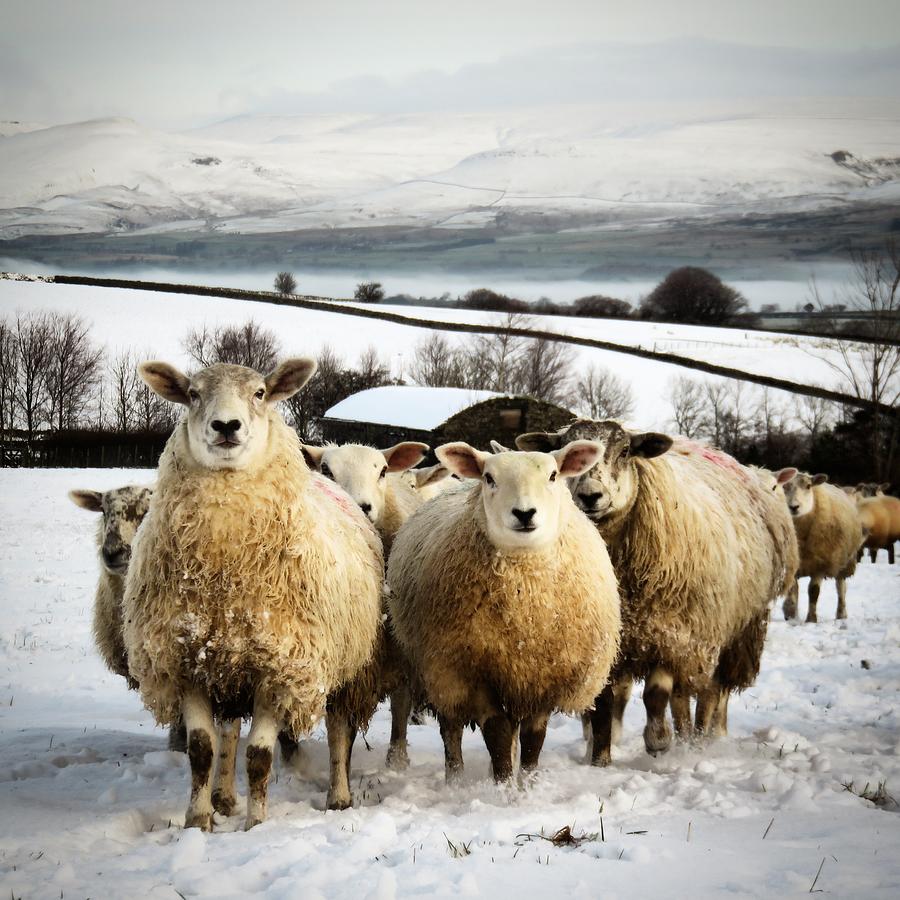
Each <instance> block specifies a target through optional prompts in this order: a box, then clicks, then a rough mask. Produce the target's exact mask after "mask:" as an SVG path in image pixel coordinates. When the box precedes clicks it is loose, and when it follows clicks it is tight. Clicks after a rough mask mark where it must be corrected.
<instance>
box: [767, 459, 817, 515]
mask: <svg viewBox="0 0 900 900" xmlns="http://www.w3.org/2000/svg"><path fill="white" fill-rule="evenodd" d="M786 471H788V470H785V469H782V470H781V472H778V473H777V475H776V477H779V476H781V475H782V473H784V472H786ZM794 472H795V474H794V475H793V477H791V478H789V479H788V480H786V481H785V482H784V499H785V501H786V502H787V507H788V512H790V514H791V515H792V516H793V517H794V518H795V519H799V518H800V517H801V516H808V515H809V514H810V513H811V512H812V511H813V509H815V505H816V500H815V494H814V493H813V488H814V487H815V486H816V485H817V484H824V483H825V482H826V481H828V476H827V475H807V474H806V473H805V472H797V470H796V469H795V470H794Z"/></svg>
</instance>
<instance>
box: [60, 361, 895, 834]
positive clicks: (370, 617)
mask: <svg viewBox="0 0 900 900" xmlns="http://www.w3.org/2000/svg"><path fill="white" fill-rule="evenodd" d="M314 369H315V363H314V362H313V361H312V360H309V359H291V360H288V361H286V362H284V363H282V364H281V365H279V366H278V367H277V368H276V369H275V370H274V371H273V372H272V373H270V374H269V375H267V376H263V375H260V374H259V373H257V372H255V371H253V370H252V369H247V368H243V367H240V366H231V365H215V366H211V367H209V368H207V369H204V370H203V371H201V372H198V373H197V374H195V375H193V376H191V377H188V376H186V375H184V374H182V373H181V372H179V371H178V370H177V369H175V368H173V367H172V366H170V365H167V364H165V363H160V362H149V363H145V364H143V365H142V366H141V367H140V374H141V376H142V378H143V379H144V380H145V381H146V383H147V384H148V385H149V386H150V387H151V388H152V389H153V390H154V391H156V393H158V394H159V395H160V396H162V397H164V398H165V399H167V400H169V401H171V402H173V403H177V404H181V405H183V406H184V407H185V408H186V414H185V415H184V416H183V418H182V420H181V422H180V423H179V425H178V426H177V427H176V428H175V430H174V432H173V434H172V436H171V438H170V439H169V442H168V444H167V445H166V448H165V451H164V452H163V454H162V457H161V459H160V463H159V471H158V478H157V482H156V485H155V486H154V487H153V489H152V490H151V489H150V488H142V487H134V486H129V487H124V488H121V489H118V490H112V491H107V492H105V493H98V492H95V491H73V492H71V495H70V496H71V497H72V499H73V500H74V501H75V502H76V503H77V504H78V505H79V506H82V507H84V508H86V509H90V510H94V511H97V512H102V514H103V515H102V518H101V521H100V526H99V530H98V544H99V548H100V555H101V562H102V567H101V577H100V584H99V586H98V590H97V599H96V603H95V609H94V635H95V639H96V643H97V646H98V648H99V650H100V653H101V655H102V656H103V658H104V661H105V662H106V664H107V665H108V666H109V668H110V669H111V670H112V671H114V672H117V673H118V674H121V675H122V676H124V677H125V678H126V679H127V680H128V684H129V686H130V687H133V688H136V689H138V690H139V691H140V693H141V696H142V699H143V701H144V703H145V704H146V706H147V707H148V708H149V709H150V710H151V711H152V712H153V714H154V716H155V717H156V719H157V721H158V722H160V723H161V724H167V725H169V726H170V727H171V732H170V741H171V744H170V745H171V746H172V747H173V749H175V748H177V749H186V751H187V754H188V758H189V761H190V768H191V794H190V802H189V805H188V810H187V814H186V817H185V826H186V827H191V826H194V827H199V828H202V829H204V830H210V829H211V828H212V826H213V814H214V812H218V813H220V814H221V815H226V816H228V815H232V814H233V813H234V811H235V807H236V803H237V796H236V792H235V782H234V779H235V765H236V755H237V746H238V739H239V736H240V725H241V720H242V719H250V721H251V728H250V733H249V738H248V742H247V750H246V766H247V779H248V804H247V816H246V827H248V828H249V827H252V826H253V825H255V824H257V823H258V822H261V821H263V820H264V819H265V818H266V803H267V791H268V782H269V776H270V772H271V768H272V760H273V754H274V747H275V743H276V741H278V742H279V743H280V746H281V753H282V755H283V757H291V756H292V755H294V754H295V753H297V750H298V743H297V741H298V739H299V738H300V737H301V736H302V735H304V734H306V733H308V732H309V730H310V729H311V728H312V727H313V726H314V725H315V723H316V722H317V721H318V720H319V719H321V718H322V716H323V715H324V717H325V723H326V730H327V736H328V749H329V758H330V788H329V791H328V799H327V804H328V807H329V808H331V809H342V808H346V807H347V806H349V805H350V803H351V795H350V782H349V772H350V756H351V751H352V747H353V742H354V739H355V737H356V734H357V732H358V731H359V730H360V729H363V730H364V729H365V728H366V727H367V725H368V722H369V720H370V718H371V716H372V715H373V713H374V711H375V709H376V707H377V706H378V704H379V703H380V702H381V701H383V700H384V699H386V698H387V697H390V700H391V714H392V728H391V740H390V748H389V750H388V755H387V765H388V766H390V767H391V768H395V769H402V768H404V767H405V766H406V765H407V764H408V753H407V740H406V734H407V722H408V719H409V716H410V713H411V711H412V709H413V708H414V707H415V708H418V709H428V710H430V711H431V712H433V713H434V714H435V715H436V717H437V719H438V722H439V724H440V731H441V735H442V738H443V742H444V749H445V770H446V777H447V780H448V781H452V780H453V779H454V778H457V777H458V776H459V774H460V773H461V772H462V769H463V758H462V749H461V742H462V733H463V729H464V728H465V726H466V725H468V724H477V725H478V726H479V728H480V729H481V732H482V735H483V737H484V741H485V744H486V746H487V749H488V752H489V754H490V760H491V767H492V771H493V775H494V778H495V779H496V780H498V781H505V780H507V779H510V778H511V777H512V776H513V773H514V771H515V764H516V758H517V757H518V760H519V764H520V773H521V777H525V776H526V775H527V773H528V772H529V771H531V770H533V769H534V768H535V767H536V766H537V765H538V761H539V757H540V752H541V747H542V745H543V741H544V736H545V732H546V728H547V721H548V718H549V716H550V715H551V714H552V713H554V712H557V711H559V712H568V713H577V714H581V715H582V716H583V722H584V728H585V736H586V738H587V740H588V756H589V759H590V761H591V762H592V763H593V764H594V765H608V764H609V763H610V760H611V749H612V745H613V743H614V742H615V739H616V734H617V731H618V730H619V729H620V727H621V722H622V716H623V712H624V709H625V706H626V704H627V702H628V698H629V695H630V692H631V687H632V684H633V682H634V681H635V680H642V681H643V682H644V692H643V701H644V705H645V707H646V714H647V719H646V727H645V729H644V741H645V746H646V748H647V751H648V752H650V753H654V754H655V753H659V752H661V751H665V750H666V749H667V748H668V747H669V745H670V743H671V741H672V728H671V726H670V725H669V716H668V710H669V708H671V717H672V721H673V723H674V730H675V732H676V733H677V734H678V735H679V736H681V737H688V736H690V735H692V734H696V735H699V736H703V735H718V734H724V733H725V732H726V728H727V712H728V700H729V697H730V695H731V693H732V692H734V691H739V690H742V689H743V688H746V687H747V686H748V685H750V684H752V683H753V681H754V679H755V678H756V675H757V674H758V672H759V666H760V658H761V654H762V650H763V644H764V642H765V636H766V629H767V626H768V621H769V612H770V609H771V605H772V603H773V601H774V600H775V598H776V597H777V596H779V595H785V596H786V599H785V603H784V611H785V615H786V616H787V617H793V616H795V615H796V612H797V578H798V577H802V576H809V578H810V587H809V613H808V617H807V620H808V621H815V620H816V602H817V599H818V594H819V586H820V584H821V581H822V579H823V578H829V577H830V578H835V579H836V580H837V585H838V598H839V605H838V616H839V617H843V616H846V604H845V590H846V588H845V579H846V578H848V577H849V576H850V575H852V574H853V571H854V569H855V566H856V563H857V558H858V555H859V554H861V552H862V548H863V545H864V544H866V543H867V542H868V545H869V546H870V547H871V548H874V549H872V550H871V551H870V552H873V553H874V552H875V549H877V547H882V546H885V547H888V548H889V552H890V554H891V560H892V561H893V542H894V541H895V540H896V539H897V538H898V537H900V501H897V500H894V499H893V498H889V497H883V496H881V495H880V492H879V491H878V490H877V486H864V487H863V490H861V491H860V492H859V496H858V497H857V498H854V497H851V496H848V494H847V493H845V492H844V491H842V490H840V489H838V488H835V487H833V486H831V485H829V484H827V483H826V479H825V476H822V475H816V476H815V477H811V476H809V475H806V474H803V473H800V472H798V471H797V470H796V469H793V468H789V469H783V470H781V471H780V472H778V473H772V472H768V471H766V470H759V469H756V470H754V469H751V468H747V467H744V466H742V465H740V464H739V463H737V462H736V461H735V460H734V459H732V458H731V457H729V456H727V455H725V454H723V453H721V452H719V451H717V450H715V449H713V448H710V447H707V446H704V445H700V444H697V443H694V442H689V441H686V440H684V439H679V438H676V439H673V438H671V437H668V436H666V435H664V434H658V433H654V432H634V431H629V430H627V429H626V428H625V427H623V426H622V425H621V424H619V423H617V422H614V421H602V422H595V421H586V420H580V421H576V422H574V423H572V424H571V425H569V426H568V427H566V428H564V429H562V430H561V431H560V432H557V433H552V434H544V433H533V434H525V435H521V436H520V437H519V438H518V439H517V441H516V444H517V446H518V448H519V449H518V450H517V451H513V450H508V449H507V448H505V447H502V446H500V445H499V444H496V443H492V450H493V451H494V452H485V451H481V450H477V449H475V448H473V447H471V446H469V445H468V444H465V443H451V444H445V445H444V446H442V447H438V448H437V449H436V450H435V454H436V456H437V458H438V460H439V465H437V466H432V467H430V468H426V469H419V468H414V467H415V466H416V465H417V464H418V463H419V462H420V461H421V460H422V459H423V457H424V456H425V454H426V452H427V451H428V447H427V446H426V445H424V444H419V443H412V442H405V443H402V444H398V445H397V446H395V447H391V448H389V449H387V450H376V449H373V448H371V447H363V446H360V445H346V446H325V447H311V446H306V445H303V444H301V443H300V441H299V439H298V438H297V436H296V434H295V433H294V432H293V431H292V430H291V429H290V428H288V427H287V425H286V424H285V423H284V421H283V419H282V417H281V415H280V414H279V412H278V410H277V404H278V402H279V401H282V400H285V399H287V398H288V397H290V396H292V395H293V394H294V393H296V392H297V391H299V390H300V389H302V387H303V385H304V384H305V383H306V381H307V380H308V379H309V377H310V376H311V375H312V373H313V371H314ZM451 475H452V476H453V477H452V478H450V477H448V476H451ZM870 494H877V495H878V496H866V495H870ZM692 699H695V701H696V703H695V706H696V708H695V712H694V715H693V721H692V715H691V701H692Z"/></svg>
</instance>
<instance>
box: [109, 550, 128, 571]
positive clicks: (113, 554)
mask: <svg viewBox="0 0 900 900" xmlns="http://www.w3.org/2000/svg"><path fill="white" fill-rule="evenodd" d="M103 562H105V563H106V565H108V566H109V567H110V568H111V569H118V568H120V567H121V566H124V565H125V564H126V563H127V562H128V551H127V550H104V551H103Z"/></svg>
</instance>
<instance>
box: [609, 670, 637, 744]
mask: <svg viewBox="0 0 900 900" xmlns="http://www.w3.org/2000/svg"><path fill="white" fill-rule="evenodd" d="M633 686H634V682H633V681H632V680H631V676H630V675H623V676H619V678H617V679H616V680H615V681H614V682H613V705H612V732H611V735H610V739H611V740H612V743H613V744H617V743H618V742H619V738H620V737H621V736H622V719H624V718H625V707H626V706H628V701H629V700H630V699H631V688H632V687H633Z"/></svg>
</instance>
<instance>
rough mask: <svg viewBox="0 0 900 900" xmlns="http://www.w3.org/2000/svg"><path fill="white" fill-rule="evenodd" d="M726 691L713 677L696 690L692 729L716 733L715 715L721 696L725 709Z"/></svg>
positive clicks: (707, 733)
mask: <svg viewBox="0 0 900 900" xmlns="http://www.w3.org/2000/svg"><path fill="white" fill-rule="evenodd" d="M728 693H729V692H728V689H727V688H724V687H722V685H721V684H720V683H719V681H718V679H717V678H715V677H713V678H711V679H710V680H709V683H708V684H707V685H706V687H704V688H701V690H699V691H698V692H697V710H696V713H695V719H694V730H695V731H696V732H697V734H700V735H704V736H709V735H712V734H715V733H716V727H715V725H716V723H715V720H716V716H717V714H718V713H719V710H720V708H721V706H722V704H723V697H724V698H725V699H724V705H725V708H726V710H727V703H728V700H727V697H728ZM726 715H727V712H726Z"/></svg>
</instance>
